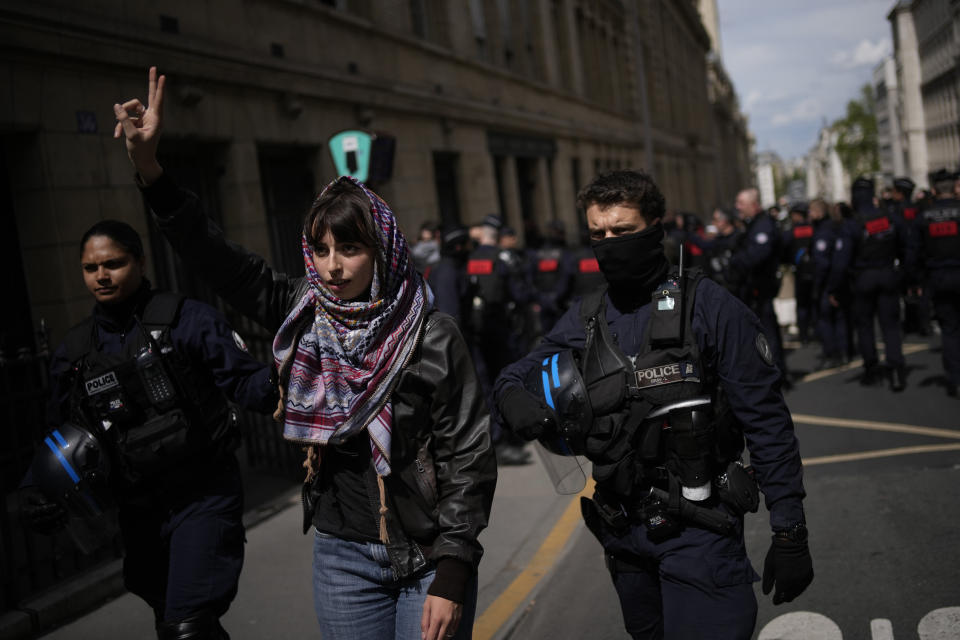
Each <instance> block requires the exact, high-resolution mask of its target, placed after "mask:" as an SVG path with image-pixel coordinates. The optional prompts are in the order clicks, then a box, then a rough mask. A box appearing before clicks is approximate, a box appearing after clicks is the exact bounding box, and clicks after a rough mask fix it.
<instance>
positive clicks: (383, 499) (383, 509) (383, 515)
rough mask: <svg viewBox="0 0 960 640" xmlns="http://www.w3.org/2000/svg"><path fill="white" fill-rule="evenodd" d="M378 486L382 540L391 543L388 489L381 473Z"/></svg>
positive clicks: (378, 475)
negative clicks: (388, 517) (388, 530)
mask: <svg viewBox="0 0 960 640" xmlns="http://www.w3.org/2000/svg"><path fill="white" fill-rule="evenodd" d="M377 486H378V487H379V488H380V542H382V543H383V544H390V536H388V535H387V511H388V509H387V489H386V487H385V486H384V484H383V476H382V475H380V474H379V473H378V474H377Z"/></svg>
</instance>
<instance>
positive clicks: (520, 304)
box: [28, 171, 960, 638]
mask: <svg viewBox="0 0 960 640" xmlns="http://www.w3.org/2000/svg"><path fill="white" fill-rule="evenodd" d="M955 178H956V176H954V175H952V174H948V173H946V172H940V173H938V174H935V175H934V176H932V184H933V187H934V195H933V197H932V198H928V199H924V200H918V201H916V202H915V201H912V200H911V195H912V191H913V186H914V185H913V183H911V182H910V181H909V180H907V179H898V180H897V181H896V182H895V185H894V194H895V195H893V196H892V197H890V198H889V199H883V200H881V199H878V198H877V197H876V196H875V184H874V183H873V182H872V181H870V180H868V179H863V178H861V179H858V180H856V181H855V182H854V184H853V189H852V194H851V195H852V198H851V203H850V205H849V206H847V205H845V204H843V203H837V204H836V205H834V206H833V207H830V206H829V205H828V204H827V203H826V202H824V201H822V200H814V201H812V202H810V203H809V205H794V206H791V207H790V222H791V224H790V225H789V226H788V227H786V228H784V227H782V226H781V225H780V223H779V221H778V220H777V218H776V217H775V216H774V215H773V214H772V213H771V212H770V211H767V210H765V209H764V208H763V207H762V206H761V205H760V201H759V196H758V193H757V191H756V189H745V190H743V191H741V192H740V193H739V194H738V196H737V198H736V203H735V212H734V211H730V210H724V209H718V210H716V211H714V213H713V216H712V226H713V229H710V230H709V231H708V230H707V229H706V228H704V227H702V226H701V225H700V224H699V223H698V221H697V220H696V218H695V217H694V216H689V215H679V216H672V217H671V216H670V215H668V214H667V213H666V211H665V207H664V200H663V196H662V195H661V194H660V192H659V190H658V189H657V187H656V185H655V184H654V183H653V182H652V180H651V179H650V177H649V176H647V175H646V174H643V173H639V172H634V171H615V172H610V173H607V174H603V175H601V176H598V178H597V179H595V180H594V181H593V183H591V185H588V187H587V188H585V189H584V190H583V191H582V192H581V194H580V195H579V196H578V204H579V205H580V207H581V208H582V209H583V210H584V211H585V214H586V217H587V221H588V223H589V224H588V225H587V229H586V231H587V232H588V235H586V234H585V235H584V236H583V238H582V239H581V240H582V242H581V246H578V247H575V248H570V247H567V246H565V235H564V231H565V230H564V228H563V227H562V225H560V224H559V223H552V224H551V225H550V226H549V227H548V228H547V231H546V233H545V234H544V235H543V236H540V235H539V234H537V233H536V232H535V230H533V229H528V230H526V231H527V232H526V234H525V235H526V237H527V239H528V242H529V244H530V247H529V248H528V250H526V251H521V250H520V249H518V248H517V247H516V236H517V234H516V233H515V232H514V231H513V230H511V229H509V228H508V227H506V226H504V224H503V222H502V221H501V219H500V218H499V217H497V216H494V215H490V216H487V217H486V218H485V219H484V220H483V222H482V224H480V225H477V226H476V227H474V228H470V229H467V228H463V227H453V228H448V229H443V230H442V232H441V231H440V230H437V232H436V233H434V232H433V230H432V229H430V228H426V229H425V230H424V231H425V232H426V233H423V234H421V241H420V242H419V243H418V245H417V246H416V247H415V248H414V256H415V259H417V260H418V262H419V265H418V266H419V267H420V269H421V271H422V272H423V274H424V276H425V278H426V280H427V282H428V283H429V285H430V288H431V289H432V291H433V294H434V297H435V305H436V306H437V308H438V309H439V310H440V311H443V312H446V313H448V314H450V315H451V316H453V317H454V318H455V319H456V320H457V321H458V323H459V324H460V327H461V329H462V331H463V333H464V335H465V336H466V337H467V339H468V341H469V343H470V345H471V348H472V351H473V357H474V361H475V365H476V368H477V370H478V373H479V374H480V379H481V382H482V384H483V385H484V387H485V391H486V394H487V397H488V402H489V405H490V407H491V409H492V413H493V418H494V419H493V420H492V424H493V431H494V433H493V436H494V440H495V442H497V454H498V461H499V462H500V463H501V464H524V463H526V462H527V461H528V457H529V453H528V451H527V450H526V449H525V448H524V446H523V445H524V441H526V440H532V439H539V440H540V441H541V442H542V443H544V444H545V445H547V446H548V448H550V447H553V448H554V450H557V448H558V447H559V450H560V452H561V453H567V454H570V453H576V454H582V455H586V456H587V457H588V458H589V459H590V460H591V462H592V463H593V475H594V478H595V480H596V481H597V493H596V494H595V495H594V498H593V500H588V501H585V502H584V503H583V512H584V517H585V519H586V521H587V524H588V526H589V527H590V529H591V531H593V533H594V534H595V535H596V536H597V537H598V539H599V540H600V542H601V543H602V544H603V546H604V548H605V549H606V552H607V556H608V568H609V569H610V572H611V576H612V577H613V580H614V585H615V586H616V588H617V591H618V593H619V595H620V598H621V601H622V604H623V612H624V622H625V625H626V627H627V629H628V631H629V632H630V633H631V635H632V636H633V637H635V638H640V637H643V638H647V637H650V638H660V637H664V636H666V637H703V636H702V633H704V632H705V629H707V628H711V627H712V628H718V627H716V626H715V625H716V624H720V625H721V626H722V627H723V628H726V629H728V630H730V637H749V635H750V633H751V632H752V629H753V624H754V621H755V616H756V601H755V598H754V597H753V594H752V587H751V583H752V582H753V581H754V580H756V579H757V578H758V576H757V575H756V574H755V573H754V571H753V569H752V567H751V565H750V563H749V561H748V560H747V558H746V554H745V549H744V546H743V523H742V517H743V515H744V513H745V512H751V511H756V509H757V502H758V499H759V497H758V493H757V487H758V485H759V488H760V489H761V490H762V491H763V493H764V495H765V498H766V502H767V508H768V510H769V511H770V513H771V528H772V529H773V533H774V535H773V539H772V544H771V548H770V551H769V552H768V554H767V557H766V559H765V562H764V571H763V591H764V593H768V592H769V591H770V590H771V589H774V586H775V587H776V588H775V591H774V603H779V602H787V601H790V600H792V599H793V598H795V597H796V596H798V595H799V594H800V593H801V592H802V591H803V590H804V589H805V588H806V587H807V585H808V584H809V583H810V581H811V580H812V578H813V569H812V561H811V559H810V553H809V548H808V545H807V533H806V527H805V517H804V513H803V507H802V500H803V497H804V495H805V494H804V490H803V486H802V467H801V464H800V457H799V449H798V446H797V443H796V440H795V438H794V435H793V426H792V422H791V420H790V416H789V411H788V410H787V408H786V405H785V403H784V401H783V397H782V394H781V389H782V388H785V387H788V386H789V384H790V381H789V377H788V376H787V375H786V371H787V370H786V366H785V363H784V353H783V346H782V343H781V338H780V327H779V325H778V322H777V317H776V314H775V313H774V306H773V300H774V298H775V297H776V296H777V294H778V292H779V289H780V282H781V277H780V276H781V273H782V271H783V266H784V264H786V265H787V266H788V268H789V269H791V270H792V271H793V273H794V280H795V295H796V298H797V322H798V329H799V333H800V338H801V340H808V339H810V338H811V337H812V336H813V335H814V334H816V335H817V336H818V337H819V339H820V341H821V343H822V345H823V363H824V365H836V364H841V363H843V362H845V361H847V359H848V358H849V357H850V355H851V352H850V346H851V344H852V340H851V335H852V333H854V329H855V333H856V336H857V339H858V344H859V348H860V353H861V356H862V358H863V363H864V372H863V376H862V382H863V383H864V384H874V383H876V382H878V381H880V380H881V379H883V378H884V377H886V378H887V379H888V380H889V383H890V386H891V388H892V389H893V390H895V391H897V390H902V389H903V388H904V386H905V384H906V367H905V362H904V358H903V350H902V340H901V326H900V312H901V309H900V301H901V298H902V297H903V296H904V295H907V297H908V299H909V300H910V304H909V305H907V306H908V309H909V308H910V306H911V305H912V306H913V307H919V306H921V305H922V304H924V303H925V302H926V301H929V303H932V308H933V312H934V313H935V316H936V318H937V321H938V324H939V327H940V331H941V335H942V341H943V363H944V369H945V371H946V383H945V386H946V388H947V391H948V393H949V394H950V395H951V396H955V395H956V393H957V385H958V384H960V236H958V224H960V200H958V199H957V197H956V196H955V195H954V183H955ZM677 263H681V264H684V263H685V264H686V265H689V267H691V269H689V270H688V272H683V271H681V270H679V269H677V268H676V265H677ZM111 264H112V263H111ZM671 264H673V265H674V266H673V267H671ZM736 299H739V301H740V302H737V300H736ZM748 309H749V312H748ZM750 312H752V313H750ZM918 316H919V318H920V321H919V325H920V326H921V327H922V326H923V325H924V323H925V322H928V321H927V320H925V319H924V316H923V313H920V314H918ZM874 317H876V318H877V319H878V321H879V325H880V328H881V333H882V334H883V342H884V345H885V350H886V353H885V356H886V357H885V360H886V361H885V364H884V365H880V363H879V357H878V354H877V350H876V345H875V334H874ZM234 336H235V334H234ZM239 344H241V346H242V343H239ZM498 376H499V377H498ZM738 381H741V382H742V384H741V383H740V382H738ZM748 381H749V384H748V383H747V382H748ZM91 393H92V392H91ZM758 408H759V409H758ZM745 434H746V435H748V436H749V437H748V438H747V440H746V442H747V443H748V444H749V446H750V447H751V463H752V465H753V469H750V468H745V467H744V466H743V464H742V463H741V459H740V458H741V453H742V451H743V447H744V435H745ZM764 447H767V449H769V451H767V449H765V448H764ZM771 447H772V448H771ZM50 450H51V451H53V453H54V454H56V453H57V451H56V447H55V446H53V445H52V444H51V445H50ZM774 450H776V453H775V455H772V456H771V455H768V454H769V453H770V451H774ZM55 457H56V456H55ZM51 460H54V458H51ZM57 460H60V458H59V457H56V460H54V463H52V464H53V468H54V470H55V471H57V470H59V469H60V467H59V466H57V464H60V466H63V467H64V468H67V467H66V466H64V465H63V464H62V461H61V462H59V463H57ZM68 470H69V469H68ZM78 486H79V485H78ZM48 497H49V496H48ZM51 499H54V498H51ZM44 509H47V506H46V505H44ZM34 511H36V513H37V514H39V515H38V516H37V517H33V518H31V517H28V520H35V521H36V522H41V521H42V520H43V517H47V511H44V510H42V509H41V510H34ZM164 513H167V512H164ZM41 516H42V517H41ZM58 517H59V516H58ZM47 519H48V520H49V518H47ZM37 528H39V527H37ZM691 550H692V552H691ZM691 553H692V554H691ZM671 576H672V577H671ZM668 578H669V579H668ZM235 584H236V583H235V580H234V581H233V582H232V585H234V586H235ZM704 594H706V596H705V595H704ZM228 599H229V598H228ZM693 602H696V603H697V605H696V606H697V608H698V611H699V613H700V614H701V615H700V616H699V617H696V616H694V617H690V616H687V615H686V614H685V613H684V612H685V611H688V610H689V608H690V606H692V605H691V603H693ZM224 609H225V607H224ZM158 611H159V609H158ZM191 611H192V610H191ZM220 613H222V609H221V610H218V611H215V612H213V614H212V617H211V620H212V621H213V622H212V623H211V626H210V628H209V629H208V628H207V627H204V628H203V629H200V628H199V627H196V625H197V623H196V621H194V620H193V619H192V618H189V617H188V618H184V619H183V620H186V622H184V621H183V620H180V622H179V623H178V624H179V626H178V627H177V628H176V629H174V628H171V629H166V628H165V627H162V624H161V622H162V621H163V619H164V618H163V616H162V614H161V613H158V635H159V637H183V638H187V637H190V638H194V637H196V638H207V637H210V638H214V637H216V638H220V637H227V636H226V634H225V632H224V631H223V630H222V628H221V627H219V625H218V624H215V619H216V617H218V616H219V614H220ZM180 618H183V616H180ZM178 620H179V618H178ZM184 624H186V625H187V626H183V625H184ZM190 625H193V626H190ZM188 627H189V628H188ZM195 627H196V628H195Z"/></svg>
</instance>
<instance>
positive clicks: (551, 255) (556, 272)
mask: <svg viewBox="0 0 960 640" xmlns="http://www.w3.org/2000/svg"><path fill="white" fill-rule="evenodd" d="M562 259H563V249H562V248H560V247H546V248H541V249H537V251H536V253H535V254H534V260H536V264H535V265H534V267H535V271H534V275H533V284H534V286H535V287H536V288H537V289H538V290H539V291H553V290H555V289H556V288H557V282H558V280H559V276H560V260H562Z"/></svg>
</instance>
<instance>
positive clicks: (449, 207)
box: [433, 151, 460, 228]
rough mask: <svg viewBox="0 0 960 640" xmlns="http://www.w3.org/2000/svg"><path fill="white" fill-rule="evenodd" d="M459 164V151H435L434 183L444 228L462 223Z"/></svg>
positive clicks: (441, 223)
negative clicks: (458, 177) (458, 180)
mask: <svg viewBox="0 0 960 640" xmlns="http://www.w3.org/2000/svg"><path fill="white" fill-rule="evenodd" d="M459 165H460V154H459V153H455V152H452V151H434V153H433V184H434V186H435V187H436V190H437V205H438V207H439V209H440V226H441V227H442V228H450V227H455V226H459V225H460V192H459V188H458V182H457V175H458V173H459Z"/></svg>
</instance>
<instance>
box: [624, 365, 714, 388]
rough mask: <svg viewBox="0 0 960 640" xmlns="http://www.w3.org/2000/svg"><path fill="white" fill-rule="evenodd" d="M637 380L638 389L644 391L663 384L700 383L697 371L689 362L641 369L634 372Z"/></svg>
mask: <svg viewBox="0 0 960 640" xmlns="http://www.w3.org/2000/svg"><path fill="white" fill-rule="evenodd" d="M634 375H635V376H636V378H637V387H639V388H640V389H644V388H646V387H657V386H660V385H662V384H673V383H674V382H683V381H685V380H688V381H690V382H699V381H700V379H699V378H698V377H697V370H696V369H695V368H694V366H693V365H692V364H690V363H689V362H674V363H672V364H662V365H660V366H657V367H650V368H649V369H640V370H639V371H636V372H634Z"/></svg>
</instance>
